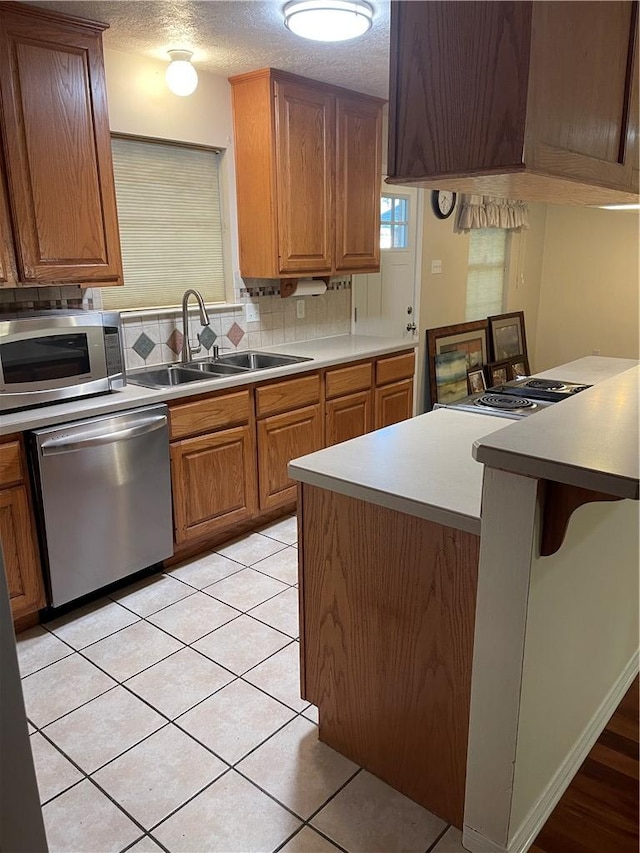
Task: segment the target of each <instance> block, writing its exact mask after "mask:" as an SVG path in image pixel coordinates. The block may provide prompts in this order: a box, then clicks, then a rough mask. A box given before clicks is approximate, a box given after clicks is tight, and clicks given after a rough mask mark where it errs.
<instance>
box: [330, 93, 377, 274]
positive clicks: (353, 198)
mask: <svg viewBox="0 0 640 853" xmlns="http://www.w3.org/2000/svg"><path fill="white" fill-rule="evenodd" d="M336 128H337V142H336V178H337V180H336V200H335V211H336V251H335V268H336V270H349V271H350V272H372V271H373V272H375V271H377V270H379V269H380V180H381V177H382V175H381V169H382V166H381V153H380V152H381V140H382V110H381V108H380V107H379V106H378V104H376V103H372V102H371V101H366V100H363V99H359V98H346V97H339V98H338V99H337V101H336Z"/></svg>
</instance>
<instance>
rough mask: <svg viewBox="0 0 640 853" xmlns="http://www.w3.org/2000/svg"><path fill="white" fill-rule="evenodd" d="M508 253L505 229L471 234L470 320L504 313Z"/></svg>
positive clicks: (478, 231) (469, 272) (469, 273)
mask: <svg viewBox="0 0 640 853" xmlns="http://www.w3.org/2000/svg"><path fill="white" fill-rule="evenodd" d="M506 252H507V231H506V230H505V229H504V228H478V229H475V230H473V231H471V232H470V233H469V268H468V275H467V306H466V320H467V321H470V320H481V319H483V318H484V317H488V316H490V315H491V314H501V313H502V310H503V300H504V282H505V268H506Z"/></svg>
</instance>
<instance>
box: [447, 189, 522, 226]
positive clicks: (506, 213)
mask: <svg viewBox="0 0 640 853" xmlns="http://www.w3.org/2000/svg"><path fill="white" fill-rule="evenodd" d="M528 227H529V209H528V208H527V205H526V204H525V203H524V202H523V201H512V200H510V199H506V198H496V197H495V196H491V195H462V196H461V197H460V200H459V202H458V210H457V212H456V221H455V231H457V232H467V231H471V230H472V229H473V228H506V229H507V230H509V231H520V229H522V228H528Z"/></svg>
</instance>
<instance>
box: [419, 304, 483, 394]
mask: <svg viewBox="0 0 640 853" xmlns="http://www.w3.org/2000/svg"><path fill="white" fill-rule="evenodd" d="M461 356H462V358H461ZM488 361H489V349H488V323H487V320H474V321H473V322H470V323H457V324H456V325H454V326H440V327H438V328H436V329H427V368H428V381H426V382H425V391H426V392H427V393H426V398H427V399H426V400H425V403H426V406H425V411H429V410H430V409H431V408H433V406H434V405H435V403H452V402H455V401H456V400H460V399H462V398H463V397H466V396H468V379H467V373H468V371H469V370H477V369H478V368H479V367H483V366H484V365H485V364H487V362H488Z"/></svg>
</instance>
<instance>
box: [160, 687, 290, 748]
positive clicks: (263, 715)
mask: <svg viewBox="0 0 640 853" xmlns="http://www.w3.org/2000/svg"><path fill="white" fill-rule="evenodd" d="M292 716H293V712H292V711H291V710H290V709H289V708H285V706H284V705H281V704H280V702H276V701H275V699H271V698H270V697H269V696H265V694H264V693H261V692H260V691H259V690H256V688H255V687H252V686H251V685H250V684H245V683H244V682H243V681H239V680H238V681H233V682H232V683H231V684H229V685H228V686H227V687H223V688H222V690H219V691H218V692H217V693H215V694H214V695H213V696H211V697H210V698H209V699H205V701H204V702H202V703H201V704H200V705H198V706H196V707H195V708H193V709H192V710H191V711H187V713H186V714H184V715H183V716H182V717H178V719H177V720H176V722H177V723H178V725H179V726H181V727H182V728H183V729H185V731H187V732H189V734H192V735H193V736H194V737H195V738H197V739H198V740H199V741H200V743H203V744H204V745H205V746H208V747H209V748H210V749H212V750H213V751H214V752H215V753H216V754H217V755H219V756H221V757H222V758H223V759H224V760H225V761H228V762H229V763H230V764H234V763H235V762H236V761H239V760H240V759H241V758H242V757H243V756H245V755H246V754H247V753H248V752H249V751H250V750H251V749H253V748H254V747H256V746H257V745H258V744H259V743H260V742H261V741H263V740H264V739H265V738H267V737H269V735H270V734H273V732H275V731H276V729H278V728H279V727H280V726H282V725H283V724H284V723H286V722H287V721H288V720H290V719H291V718H292Z"/></svg>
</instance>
